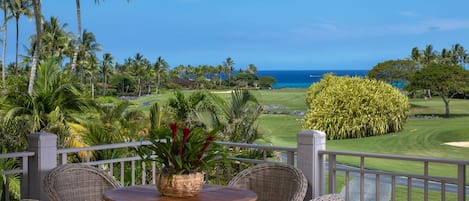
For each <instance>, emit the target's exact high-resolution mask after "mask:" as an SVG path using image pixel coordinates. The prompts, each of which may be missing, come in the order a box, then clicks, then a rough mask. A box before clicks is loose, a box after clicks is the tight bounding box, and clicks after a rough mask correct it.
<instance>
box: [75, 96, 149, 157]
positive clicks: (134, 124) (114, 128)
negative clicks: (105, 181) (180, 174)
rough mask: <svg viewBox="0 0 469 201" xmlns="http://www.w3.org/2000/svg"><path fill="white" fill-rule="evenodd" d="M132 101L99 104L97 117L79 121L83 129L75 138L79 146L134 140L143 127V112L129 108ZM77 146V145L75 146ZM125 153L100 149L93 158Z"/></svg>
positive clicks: (123, 153)
mask: <svg viewBox="0 0 469 201" xmlns="http://www.w3.org/2000/svg"><path fill="white" fill-rule="evenodd" d="M131 105H132V103H130V102H128V101H122V102H119V103H113V104H112V105H105V106H101V107H100V109H99V119H98V120H97V119H95V118H90V119H86V120H84V121H83V122H81V124H82V125H84V127H85V128H87V129H85V131H84V132H82V135H80V136H78V138H77V139H76V140H78V141H79V143H76V145H80V146H93V145H102V144H114V143H121V142H130V141H135V140H137V139H138V138H139V136H138V134H139V131H141V130H142V128H144V127H145V122H144V121H143V120H144V113H143V112H142V111H140V110H129V106H131ZM77 147H79V146H77ZM125 154H127V152H125V150H122V149H121V150H119V149H117V150H101V151H96V152H94V153H93V156H94V159H95V160H102V159H109V158H115V157H116V156H123V155H125Z"/></svg>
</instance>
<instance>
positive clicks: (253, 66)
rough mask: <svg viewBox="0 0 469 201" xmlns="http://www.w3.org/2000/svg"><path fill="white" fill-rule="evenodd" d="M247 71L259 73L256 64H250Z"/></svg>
mask: <svg viewBox="0 0 469 201" xmlns="http://www.w3.org/2000/svg"><path fill="white" fill-rule="evenodd" d="M246 71H247V72H248V73H251V74H256V73H257V67H256V66H255V65H254V64H249V65H248V68H247V69H246Z"/></svg>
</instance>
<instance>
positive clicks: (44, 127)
mask: <svg viewBox="0 0 469 201" xmlns="http://www.w3.org/2000/svg"><path fill="white" fill-rule="evenodd" d="M59 69H60V62H59V61H58V60H57V59H55V58H51V59H47V60H45V61H44V62H42V63H41V64H40V65H39V68H38V75H37V79H36V81H35V83H34V93H33V94H32V95H29V94H26V93H24V92H23V91H21V89H16V88H15V89H11V90H9V91H7V92H6V94H5V96H4V100H3V101H2V103H3V104H2V105H1V107H0V109H1V111H2V113H3V114H4V115H3V118H4V119H3V122H11V121H16V120H18V119H20V120H26V121H25V122H26V123H27V125H25V127H24V129H25V130H27V131H28V132H27V133H34V132H38V131H48V132H52V133H56V134H57V135H58V136H59V142H63V139H64V137H65V136H66V135H67V133H66V127H67V124H68V123H67V122H69V121H72V120H74V119H75V118H74V117H73V114H74V113H75V112H76V113H84V111H85V110H86V109H87V108H93V107H94V106H95V105H94V103H93V102H92V101H91V100H88V99H84V98H83V96H82V90H81V88H80V86H79V85H78V84H77V83H75V82H73V81H72V79H73V78H72V77H71V76H69V75H67V74H62V73H61V72H60V71H59Z"/></svg>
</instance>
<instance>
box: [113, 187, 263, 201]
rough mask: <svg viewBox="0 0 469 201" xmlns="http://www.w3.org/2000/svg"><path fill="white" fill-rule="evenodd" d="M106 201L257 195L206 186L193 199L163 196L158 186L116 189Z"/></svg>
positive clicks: (199, 200)
mask: <svg viewBox="0 0 469 201" xmlns="http://www.w3.org/2000/svg"><path fill="white" fill-rule="evenodd" d="M104 200H106V201H179V200H180V201H182V200H184V201H215V200H216V201H255V200H257V195H256V193H254V192H253V191H251V190H247V189H239V188H233V187H229V186H218V185H208V184H206V185H204V186H203V188H202V190H201V191H200V193H199V194H198V195H196V196H193V197H183V198H178V197H169V196H162V195H161V194H160V193H159V192H158V190H157V189H156V185H154V184H149V185H137V186H128V187H122V188H115V189H111V190H108V191H106V192H104Z"/></svg>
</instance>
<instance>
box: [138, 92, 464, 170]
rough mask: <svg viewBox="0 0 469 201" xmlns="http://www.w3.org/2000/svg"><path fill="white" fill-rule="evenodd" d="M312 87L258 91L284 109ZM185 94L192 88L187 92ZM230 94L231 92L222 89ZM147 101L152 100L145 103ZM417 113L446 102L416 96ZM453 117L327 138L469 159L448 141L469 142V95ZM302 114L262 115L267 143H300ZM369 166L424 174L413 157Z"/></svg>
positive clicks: (349, 146)
mask: <svg viewBox="0 0 469 201" xmlns="http://www.w3.org/2000/svg"><path fill="white" fill-rule="evenodd" d="M306 91H307V89H280V90H254V91H252V93H253V94H254V95H255V96H256V97H257V99H258V101H259V102H260V103H261V104H262V105H283V106H285V109H283V110H290V111H291V110H300V111H306V105H305V102H304V97H305V94H306ZM184 93H191V91H185V92H184ZM219 95H220V96H225V97H228V96H229V94H226V93H225V94H223V93H220V94H219ZM171 96H173V94H172V92H166V93H164V94H159V95H155V96H147V97H143V98H140V99H138V100H135V101H134V102H135V103H136V105H137V107H138V108H141V109H143V110H147V109H148V107H149V106H145V105H149V104H148V103H153V102H155V101H159V102H166V101H167V99H168V98H169V97H171ZM144 103H147V104H144ZM411 106H412V107H411V108H412V109H411V113H412V114H420V115H438V116H444V111H445V109H444V104H443V101H442V100H441V99H440V98H439V97H434V98H433V99H431V100H423V99H414V100H411ZM450 106H451V113H452V116H451V117H450V118H443V117H442V118H438V119H409V120H408V122H407V124H406V125H405V127H404V130H403V131H401V132H398V133H391V134H386V135H382V136H376V137H367V138H361V139H348V140H333V141H327V143H326V146H327V149H330V150H344V151H357V152H368V153H386V154H396V155H411V156H425V157H437V158H452V159H469V158H468V156H469V148H461V147H454V146H449V145H445V144H444V143H445V142H453V141H469V100H452V101H451V103H450ZM301 119H302V118H301V117H298V116H292V115H280V114H264V115H262V116H261V117H260V119H259V131H260V132H261V133H262V134H263V136H264V138H265V141H266V142H265V143H269V144H273V145H277V146H290V147H295V146H296V134H297V133H298V132H299V131H301V130H302V126H301ZM338 159H339V161H340V162H343V163H349V164H357V160H356V159H350V158H343V157H339V158H338ZM366 166H367V167H368V168H376V169H382V170H389V171H393V170H394V171H405V172H415V173H421V171H422V168H421V166H422V165H421V164H415V163H412V162H401V161H389V160H373V159H370V160H367V161H366ZM453 170H455V169H454V168H453V167H452V168H448V167H447V166H443V165H438V166H436V167H433V168H431V169H430V171H432V172H433V173H438V174H441V175H442V176H443V175H453V176H454V174H455V173H454V172H455V171H453Z"/></svg>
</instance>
